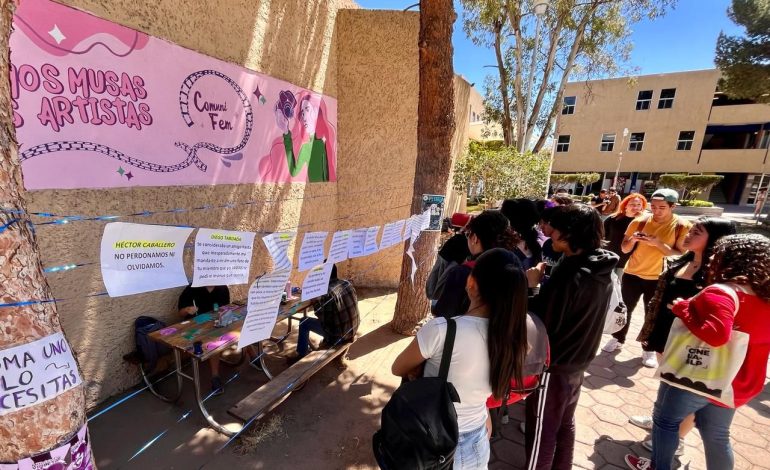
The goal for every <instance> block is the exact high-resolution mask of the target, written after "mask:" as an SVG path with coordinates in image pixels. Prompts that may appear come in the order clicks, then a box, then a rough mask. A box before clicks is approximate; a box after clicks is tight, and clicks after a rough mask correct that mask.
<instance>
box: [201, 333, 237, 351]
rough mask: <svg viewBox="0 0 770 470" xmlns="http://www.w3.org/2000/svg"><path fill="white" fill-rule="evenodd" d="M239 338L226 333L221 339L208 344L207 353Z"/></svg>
mask: <svg viewBox="0 0 770 470" xmlns="http://www.w3.org/2000/svg"><path fill="white" fill-rule="evenodd" d="M236 338H237V336H236V335H235V334H233V333H225V334H223V335H222V336H220V337H219V339H218V340H216V341H210V342H208V343H206V351H213V350H215V349H216V348H218V347H220V346H222V345H223V344H225V343H227V342H228V341H231V340H233V339H236Z"/></svg>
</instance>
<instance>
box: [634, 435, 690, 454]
mask: <svg viewBox="0 0 770 470" xmlns="http://www.w3.org/2000/svg"><path fill="white" fill-rule="evenodd" d="M642 447H644V448H645V449H647V450H649V451H650V452H652V439H647V440H646V441H644V442H642ZM683 455H684V439H682V438H679V445H678V446H677V448H676V451H675V452H674V456H675V457H681V456H683Z"/></svg>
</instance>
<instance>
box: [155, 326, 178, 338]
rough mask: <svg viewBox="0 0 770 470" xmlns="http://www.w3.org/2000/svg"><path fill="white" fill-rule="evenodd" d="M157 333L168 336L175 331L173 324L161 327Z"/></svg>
mask: <svg viewBox="0 0 770 470" xmlns="http://www.w3.org/2000/svg"><path fill="white" fill-rule="evenodd" d="M159 333H160V335H161V336H168V335H171V334H174V333H176V328H174V327H173V326H169V327H168V328H163V329H162V330H160V332H159Z"/></svg>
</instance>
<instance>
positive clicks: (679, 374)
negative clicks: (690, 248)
mask: <svg viewBox="0 0 770 470" xmlns="http://www.w3.org/2000/svg"><path fill="white" fill-rule="evenodd" d="M713 286H715V287H719V288H721V289H722V290H724V291H725V292H727V293H729V294H730V295H731V296H732V297H733V300H734V301H735V311H734V312H733V315H735V314H736V313H737V311H738V302H739V301H738V295H737V294H736V293H735V286H733V285H728V284H714V285H713ZM698 295H700V294H698ZM748 346H749V335H748V333H744V332H742V331H737V330H732V332H731V334H730V339H729V340H728V341H727V343H725V344H723V345H722V346H711V345H710V344H708V343H707V342H705V341H703V340H702V339H700V338H698V337H697V336H695V335H694V334H692V333H691V332H690V330H689V329H688V328H687V326H686V325H685V324H684V322H682V320H680V319H679V318H675V319H674V323H673V324H672V325H671V332H670V333H669V334H668V340H667V341H666V348H665V349H664V352H663V360H661V361H660V366H659V367H658V371H657V372H656V374H655V376H656V377H658V378H660V380H662V381H663V382H666V383H667V384H669V385H671V386H673V387H677V388H681V389H684V390H687V391H689V392H692V393H695V394H697V395H701V396H704V397H706V398H710V399H712V400H715V401H718V402H719V403H722V404H724V405H725V406H729V407H730V408H734V407H735V401H734V396H733V386H732V384H733V380H734V379H735V376H736V375H738V371H739V370H740V368H741V366H742V365H743V361H744V360H745V359H746V350H747V349H748Z"/></svg>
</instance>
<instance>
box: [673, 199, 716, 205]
mask: <svg viewBox="0 0 770 470" xmlns="http://www.w3.org/2000/svg"><path fill="white" fill-rule="evenodd" d="M680 204H681V205H683V206H685V207H714V203H713V202H711V201H701V200H700V199H691V200H689V201H681V202H680Z"/></svg>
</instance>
